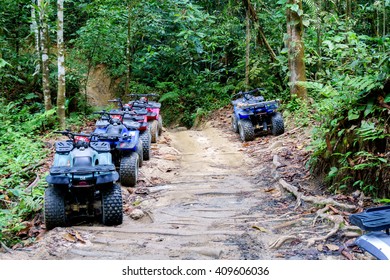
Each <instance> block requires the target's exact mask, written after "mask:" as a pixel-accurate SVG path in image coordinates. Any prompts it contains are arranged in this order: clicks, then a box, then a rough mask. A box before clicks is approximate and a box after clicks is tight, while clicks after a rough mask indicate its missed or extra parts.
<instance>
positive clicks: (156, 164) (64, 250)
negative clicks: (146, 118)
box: [0, 124, 340, 260]
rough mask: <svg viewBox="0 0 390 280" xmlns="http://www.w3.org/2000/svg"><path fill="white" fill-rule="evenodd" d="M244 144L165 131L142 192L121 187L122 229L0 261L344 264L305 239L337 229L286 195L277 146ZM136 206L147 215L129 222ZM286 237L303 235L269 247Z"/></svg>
mask: <svg viewBox="0 0 390 280" xmlns="http://www.w3.org/2000/svg"><path fill="white" fill-rule="evenodd" d="M244 146H245V144H242V143H241V142H240V141H239V140H238V135H235V134H234V133H232V132H228V129H227V128H226V127H225V128H223V129H220V128H215V127H212V126H211V125H210V124H206V125H205V127H203V129H202V130H184V131H179V130H169V131H165V132H164V133H163V134H162V137H161V138H160V139H159V141H158V143H157V144H153V145H152V151H153V156H152V158H151V159H150V160H149V161H145V162H144V166H143V167H142V168H141V169H140V172H141V176H140V180H139V182H138V187H137V188H129V189H128V188H124V187H122V193H123V198H124V209H125V215H124V220H123V223H122V224H121V225H119V226H116V227H106V226H102V225H101V224H85V225H78V226H72V227H70V228H55V229H53V230H50V231H48V232H47V233H46V234H45V235H44V236H43V237H42V238H41V240H40V241H39V242H37V243H35V244H34V245H33V246H31V247H27V248H25V249H24V250H23V251H14V253H12V254H0V259H42V260H45V259H63V260H73V259H89V260H94V259H96V260H97V259H107V260H108V259H112V260H121V259H122V260H123V259H127V260H131V259H136V260H154V259H161V260H163V259H164V260H173V259H180V260H186V259H202V260H207V259H227V260H238V259H280V258H282V259H319V258H320V259H326V258H328V259H329V258H330V259H338V258H339V255H340V254H337V255H336V256H332V255H329V254H322V256H320V254H321V253H320V252H319V251H318V250H317V249H316V248H307V247H306V246H305V244H304V243H303V242H301V241H300V240H299V239H301V240H302V238H306V237H308V236H309V237H310V236H312V235H315V234H318V233H319V231H320V234H321V233H323V232H326V231H328V229H329V228H331V226H332V225H329V224H320V225H319V226H317V227H316V228H314V227H313V226H312V225H311V222H312V221H313V217H314V216H315V213H313V212H312V211H311V209H310V207H309V208H308V207H301V208H300V209H299V211H297V209H295V205H296V200H295V198H294V197H293V196H292V195H289V194H287V195H286V193H282V192H281V189H280V188H279V187H278V185H277V184H276V182H277V179H276V178H274V177H273V172H272V170H274V168H273V166H272V160H269V158H270V157H271V158H272V156H271V154H272V148H271V150H269V151H267V152H262V153H260V154H248V153H247V152H245V151H244V149H243V147H244ZM134 209H141V210H142V211H143V213H144V214H145V215H144V216H143V217H142V218H140V219H137V220H135V219H132V218H130V214H131V212H132V211H133V210H134ZM295 221H296V224H297V225H296V224H295ZM70 233H71V234H73V235H72V236H73V237H72V236H69V234H70ZM287 235H290V236H291V235H294V236H297V237H298V236H299V237H298V238H297V240H292V241H291V242H289V243H288V244H284V246H283V247H282V248H277V249H270V246H269V245H270V244H271V243H272V242H274V241H275V240H277V239H278V238H279V237H283V236H287ZM74 236H76V237H77V238H75V237H74Z"/></svg>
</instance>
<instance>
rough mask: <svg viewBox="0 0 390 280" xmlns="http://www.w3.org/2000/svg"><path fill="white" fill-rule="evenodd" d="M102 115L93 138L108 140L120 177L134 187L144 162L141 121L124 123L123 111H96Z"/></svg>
mask: <svg viewBox="0 0 390 280" xmlns="http://www.w3.org/2000/svg"><path fill="white" fill-rule="evenodd" d="M95 113H96V114H100V115H102V117H101V119H100V120H98V121H96V129H95V130H94V131H93V133H92V140H94V141H99V142H108V143H109V145H110V152H111V154H112V159H113V162H114V164H115V166H116V167H117V168H118V169H119V178H120V182H121V184H122V185H123V186H129V187H134V186H135V185H136V183H137V179H138V171H139V170H138V169H139V167H141V166H142V162H143V147H142V140H141V139H140V138H139V130H138V129H139V123H137V122H132V123H126V124H125V123H123V122H122V118H123V113H122V112H119V111H118V112H111V113H110V112H106V111H100V112H95Z"/></svg>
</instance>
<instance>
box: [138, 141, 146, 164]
mask: <svg viewBox="0 0 390 280" xmlns="http://www.w3.org/2000/svg"><path fill="white" fill-rule="evenodd" d="M137 154H138V163H139V167H141V166H142V165H143V164H144V152H143V144H142V140H141V139H138V143H137Z"/></svg>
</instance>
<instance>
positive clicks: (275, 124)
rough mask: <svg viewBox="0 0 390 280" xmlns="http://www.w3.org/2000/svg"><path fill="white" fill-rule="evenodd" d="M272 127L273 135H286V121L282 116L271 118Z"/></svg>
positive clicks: (275, 115)
mask: <svg viewBox="0 0 390 280" xmlns="http://www.w3.org/2000/svg"><path fill="white" fill-rule="evenodd" d="M271 125H272V129H271V132H272V134H273V135H280V134H283V133H284V121H283V117H282V114H280V113H279V112H278V113H275V114H274V115H273V116H271Z"/></svg>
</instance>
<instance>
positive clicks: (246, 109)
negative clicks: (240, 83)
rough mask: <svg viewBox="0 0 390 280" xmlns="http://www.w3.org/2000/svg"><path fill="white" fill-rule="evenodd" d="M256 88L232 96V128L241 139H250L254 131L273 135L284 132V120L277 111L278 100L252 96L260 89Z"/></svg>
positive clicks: (253, 136)
mask: <svg viewBox="0 0 390 280" xmlns="http://www.w3.org/2000/svg"><path fill="white" fill-rule="evenodd" d="M260 90H261V89H259V88H256V89H254V90H251V91H248V92H242V91H240V92H239V93H237V94H235V95H233V96H232V99H234V98H237V97H239V98H238V99H236V100H233V101H232V104H233V110H234V112H233V114H232V129H233V131H234V132H236V133H239V134H240V138H241V141H243V142H245V141H252V140H254V139H255V133H257V132H262V133H265V134H268V133H269V132H271V133H272V134H273V135H280V134H283V133H284V121H283V117H282V114H280V113H279V112H277V109H278V107H279V100H271V101H264V97H263V96H254V95H253V94H254V93H256V92H258V91H260Z"/></svg>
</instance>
